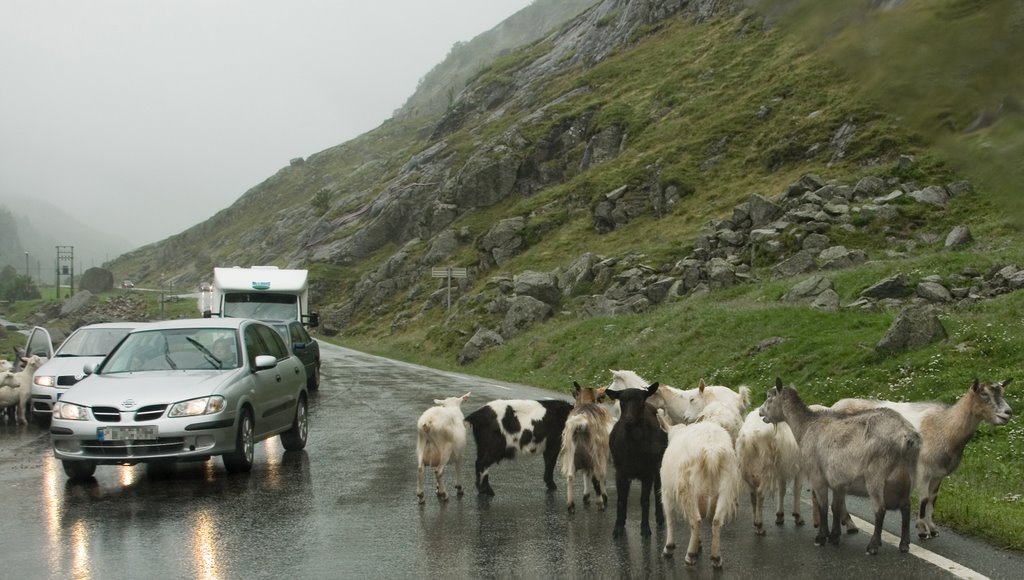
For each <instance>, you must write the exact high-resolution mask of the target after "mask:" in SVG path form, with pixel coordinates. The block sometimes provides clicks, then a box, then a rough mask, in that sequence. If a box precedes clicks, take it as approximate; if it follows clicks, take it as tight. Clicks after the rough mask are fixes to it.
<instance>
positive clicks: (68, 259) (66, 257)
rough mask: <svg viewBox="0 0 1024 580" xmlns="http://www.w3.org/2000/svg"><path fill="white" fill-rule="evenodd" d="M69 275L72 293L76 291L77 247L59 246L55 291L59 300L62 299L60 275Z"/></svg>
mask: <svg viewBox="0 0 1024 580" xmlns="http://www.w3.org/2000/svg"><path fill="white" fill-rule="evenodd" d="M61 275H65V276H68V278H69V280H70V284H71V294H70V295H74V293H75V247H74V246H57V284H56V289H55V292H56V293H57V301H58V302H59V301H60V277H61Z"/></svg>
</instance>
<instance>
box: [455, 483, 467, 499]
mask: <svg viewBox="0 0 1024 580" xmlns="http://www.w3.org/2000/svg"><path fill="white" fill-rule="evenodd" d="M455 495H457V496H459V497H462V496H464V495H466V491H465V490H464V489H462V486H461V485H456V486H455Z"/></svg>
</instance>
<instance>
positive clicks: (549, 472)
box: [466, 399, 572, 496]
mask: <svg viewBox="0 0 1024 580" xmlns="http://www.w3.org/2000/svg"><path fill="white" fill-rule="evenodd" d="M571 410H572V404H571V403H569V402H567V401H559V400H547V401H528V400H522V399H498V400H495V401H491V402H490V403H487V404H486V405H484V406H483V407H481V408H479V409H477V410H476V411H473V412H472V413H470V414H469V415H468V416H467V417H466V421H467V422H468V423H469V424H470V425H471V426H472V427H473V439H474V440H476V488H477V491H479V492H480V494H481V495H488V496H494V489H493V488H492V487H491V483H490V476H489V474H488V471H489V470H490V467H491V466H492V465H494V464H496V463H499V462H500V461H501V460H502V459H515V458H516V456H517V455H521V454H523V453H527V454H535V453H542V454H543V455H544V483H545V484H547V488H548V491H553V490H555V489H557V488H558V487H557V486H556V485H555V477H554V473H555V461H556V460H557V459H558V452H559V450H560V449H561V446H562V442H561V437H562V431H563V430H564V429H565V421H566V419H568V417H569V412H570V411H571Z"/></svg>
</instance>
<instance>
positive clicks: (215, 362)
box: [185, 336, 224, 369]
mask: <svg viewBox="0 0 1024 580" xmlns="http://www.w3.org/2000/svg"><path fill="white" fill-rule="evenodd" d="M185 340H187V341H188V343H189V344H191V345H192V346H194V347H196V349H197V350H198V351H199V352H201V353H203V356H204V357H205V358H206V360H208V361H209V362H210V363H212V364H213V366H214V367H216V368H218V369H220V368H224V363H222V362H220V359H219V358H217V357H216V355H214V354H213V353H212V352H210V351H209V349H207V348H206V347H205V346H203V343H201V342H199V341H198V340H196V339H194V338H192V337H191V336H186V337H185Z"/></svg>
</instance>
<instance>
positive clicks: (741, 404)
mask: <svg viewBox="0 0 1024 580" xmlns="http://www.w3.org/2000/svg"><path fill="white" fill-rule="evenodd" d="M610 372H611V373H612V382H611V384H610V385H608V390H610V391H611V390H621V389H631V388H633V389H644V388H647V385H648V384H649V383H648V382H647V381H645V380H644V379H643V378H642V377H640V376H639V375H637V374H636V373H635V372H633V371H610ZM711 401H722V402H729V403H732V404H733V405H735V406H736V408H737V409H739V411H740V413H743V412H745V411H746V410H747V408H749V407H750V387H747V386H741V387H740V388H739V390H738V392H737V391H734V390H732V389H730V388H729V387H724V386H721V385H705V384H704V379H701V380H700V382H699V383H698V385H697V387H696V388H693V389H688V390H685V391H684V390H680V389H676V388H674V387H670V386H668V385H662V386H661V388H660V389H658V392H657V393H655V394H654V395H652V396H651V397H650V398H649V399H648V401H647V402H648V403H650V404H651V405H653V406H654V407H655V408H656V409H665V411H666V412H667V413H668V417H669V419H671V420H672V422H673V423H693V422H694V421H696V420H697V417H699V416H700V414H701V411H703V410H704V405H705V404H706V403H710V402H711ZM742 424H743V418H742V416H741V417H740V420H739V421H738V422H737V423H735V424H734V425H731V426H728V427H727V429H728V430H729V432H730V435H732V438H733V439H734V440H735V439H736V435H737V434H738V432H739V428H740V426H741V425H742Z"/></svg>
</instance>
